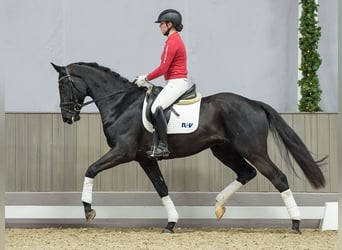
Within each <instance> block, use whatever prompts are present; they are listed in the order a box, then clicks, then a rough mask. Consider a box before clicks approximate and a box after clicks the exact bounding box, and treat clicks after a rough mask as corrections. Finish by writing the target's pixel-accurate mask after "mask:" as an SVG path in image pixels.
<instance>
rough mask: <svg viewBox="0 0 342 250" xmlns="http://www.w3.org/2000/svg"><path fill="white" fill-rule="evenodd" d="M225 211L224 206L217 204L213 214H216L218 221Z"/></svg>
mask: <svg viewBox="0 0 342 250" xmlns="http://www.w3.org/2000/svg"><path fill="white" fill-rule="evenodd" d="M225 212H226V208H225V207H224V206H219V207H217V208H216V210H215V214H216V218H217V220H218V221H219V220H221V218H222V216H223V215H224V213H225Z"/></svg>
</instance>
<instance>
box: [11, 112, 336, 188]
mask: <svg viewBox="0 0 342 250" xmlns="http://www.w3.org/2000/svg"><path fill="white" fill-rule="evenodd" d="M81 117H82V119H81V120H80V121H79V122H77V123H76V124H74V125H68V124H64V123H63V122H62V119H61V116H60V114H55V113H54V114H50V113H37V114H34V113H8V114H6V145H7V151H6V164H7V191H9V192H64V191H68V192H72V191H80V190H81V189H82V184H83V177H84V173H85V171H86V169H87V167H88V166H89V165H90V164H91V163H92V162H94V161H96V160H97V159H99V158H100V157H101V155H103V154H104V153H105V152H107V151H108V149H109V148H108V146H107V144H106V140H105V138H104V135H103V132H102V125H101V120H100V116H99V114H93V113H86V114H82V116H81ZM282 117H283V118H284V119H285V120H286V122H287V123H288V124H289V125H290V126H291V127H292V128H293V129H294V130H295V131H296V132H297V133H298V135H299V136H300V137H301V138H302V139H303V140H304V142H305V144H306V145H307V147H308V148H309V150H310V151H311V152H312V154H313V155H314V158H315V159H319V158H322V157H323V156H325V155H329V158H328V160H327V164H326V165H324V166H323V168H322V170H323V172H324V175H325V176H326V178H327V186H326V187H325V188H324V189H321V190H313V189H312V188H311V186H310V185H309V183H308V181H307V180H306V179H305V177H304V175H303V173H302V172H301V170H300V169H298V166H296V173H297V175H296V174H293V173H292V172H291V171H290V170H289V169H288V168H287V166H286V163H285V162H284V160H282V158H281V155H280V153H279V150H278V148H277V147H276V146H275V144H274V142H273V139H272V138H269V154H270V157H271V159H272V160H273V161H274V162H275V163H276V165H277V166H278V167H279V168H280V169H282V171H284V173H285V174H286V175H287V177H288V181H289V184H290V187H291V188H292V190H293V191H296V192H317V191H318V192H337V183H338V182H337V168H338V166H337V146H336V145H337V141H336V114H329V113H314V114H304V113H294V114H282ZM160 167H161V170H162V172H163V174H164V177H165V180H166V182H167V184H168V186H169V190H170V191H181V192H216V191H220V190H222V189H223V188H224V187H225V186H226V185H227V184H228V183H230V182H231V181H233V180H234V179H235V175H234V173H233V172H232V171H231V170H230V169H228V168H227V167H226V166H224V165H222V164H221V163H220V162H219V161H218V160H216V158H214V157H213V156H212V154H211V152H210V151H209V150H205V151H203V152H201V153H199V154H197V155H195V156H191V157H187V158H182V159H174V160H170V161H161V162H160ZM94 190H95V191H154V189H153V187H152V185H151V184H150V182H149V180H148V178H147V177H146V176H145V174H144V172H143V171H142V169H141V168H140V167H139V165H138V164H137V163H135V162H131V163H127V164H122V165H120V166H118V167H115V168H113V169H110V170H106V171H105V172H103V173H101V174H100V175H99V176H98V177H97V178H96V180H95V185H94ZM242 191H253V192H254V191H260V192H268V191H275V189H274V187H273V186H272V185H271V183H270V182H269V181H268V180H267V179H266V178H264V177H263V176H262V175H261V174H258V176H257V178H255V179H254V180H252V181H251V182H250V183H249V184H248V185H246V186H245V187H244V188H243V190H242Z"/></svg>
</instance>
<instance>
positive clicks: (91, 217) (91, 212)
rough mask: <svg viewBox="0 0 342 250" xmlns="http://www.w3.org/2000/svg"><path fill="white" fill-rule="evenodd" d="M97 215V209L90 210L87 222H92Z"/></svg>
mask: <svg viewBox="0 0 342 250" xmlns="http://www.w3.org/2000/svg"><path fill="white" fill-rule="evenodd" d="M95 216H96V211H95V210H94V209H92V210H90V211H89V212H88V213H87V214H86V219H87V223H90V222H91V221H92V220H93V219H94V218H95Z"/></svg>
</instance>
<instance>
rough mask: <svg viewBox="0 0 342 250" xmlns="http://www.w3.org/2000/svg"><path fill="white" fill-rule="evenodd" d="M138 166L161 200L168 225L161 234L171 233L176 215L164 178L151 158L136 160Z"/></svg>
mask: <svg viewBox="0 0 342 250" xmlns="http://www.w3.org/2000/svg"><path fill="white" fill-rule="evenodd" d="M138 162H139V164H140V166H141V167H142V168H143V169H144V171H145V173H146V174H147V176H148V178H149V179H150V180H151V182H152V184H153V186H154V188H155V189H156V191H157V193H158V194H159V196H160V198H161V199H162V202H163V205H164V207H165V209H166V212H167V217H168V223H167V225H166V227H165V228H164V230H163V233H173V228H174V227H175V225H176V223H177V222H178V218H179V216H178V213H177V210H176V208H175V205H174V204H173V202H172V200H171V198H170V196H169V191H168V188H167V185H166V183H165V180H164V177H163V175H162V173H161V171H160V168H159V166H158V163H157V161H156V160H154V159H151V158H144V159H139V160H138Z"/></svg>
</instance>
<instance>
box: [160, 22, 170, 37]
mask: <svg viewBox="0 0 342 250" xmlns="http://www.w3.org/2000/svg"><path fill="white" fill-rule="evenodd" d="M169 26H171V23H166V22H160V24H159V28H160V30H161V32H162V33H163V35H164V34H165V32H167V30H168V29H169Z"/></svg>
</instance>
